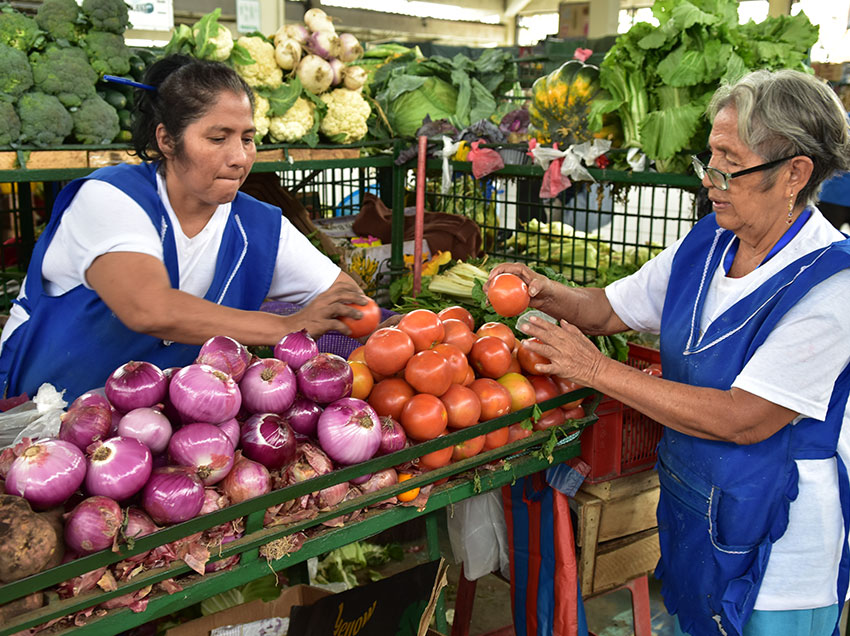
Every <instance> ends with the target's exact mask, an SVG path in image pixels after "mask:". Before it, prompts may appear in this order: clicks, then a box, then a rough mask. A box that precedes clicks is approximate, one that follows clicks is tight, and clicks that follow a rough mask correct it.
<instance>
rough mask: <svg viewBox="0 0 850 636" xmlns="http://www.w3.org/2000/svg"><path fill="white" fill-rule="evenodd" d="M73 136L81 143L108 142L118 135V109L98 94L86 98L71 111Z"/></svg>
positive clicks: (119, 127)
mask: <svg viewBox="0 0 850 636" xmlns="http://www.w3.org/2000/svg"><path fill="white" fill-rule="evenodd" d="M71 118H72V119H73V120H74V137H76V138H77V141H79V142H80V143H82V144H108V143H109V142H111V141H112V140H113V139H115V137H117V136H118V131H120V130H121V126H120V125H119V124H118V111H116V110H115V109H114V108H113V107H112V106H110V105H109V104H107V103H106V101H105V100H104V99H102V98H101V97H100V96H98V95H92V96H91V97H89V98H87V99H86V100H85V101H84V102H83V103H82V104H81V105H80V107H79V108H78V109H77V110H75V111H74V112H73V113H71Z"/></svg>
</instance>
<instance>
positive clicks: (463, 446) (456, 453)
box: [452, 435, 484, 462]
mask: <svg viewBox="0 0 850 636" xmlns="http://www.w3.org/2000/svg"><path fill="white" fill-rule="evenodd" d="M483 448H484V436H483V435H479V436H478V437H473V438H472V439H467V440H464V441H462V442H459V443H457V444H455V445H454V446H453V447H452V461H454V462H459V461H460V460H462V459H467V458H469V457H475V456H476V455H477V454H478V453H480V452H481V450H482V449H483Z"/></svg>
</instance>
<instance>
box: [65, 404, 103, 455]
mask: <svg viewBox="0 0 850 636" xmlns="http://www.w3.org/2000/svg"><path fill="white" fill-rule="evenodd" d="M60 419H61V421H62V424H60V426H59V439H61V440H63V441H66V442H71V443H72V444H73V445H74V446H76V447H77V448H79V449H80V450H82V451H84V450H86V449H87V448H88V447H89V446H90V445H91V443H92V442H96V441H97V440H100V439H106V438H107V437H108V436H109V429H110V428H111V427H112V413H110V411H109V409H108V408H107V407H105V406H78V407H77V408H75V409H70V410H69V411H68V412H67V413H63V414H62V415H61V417H60Z"/></svg>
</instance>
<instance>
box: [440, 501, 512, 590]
mask: <svg viewBox="0 0 850 636" xmlns="http://www.w3.org/2000/svg"><path fill="white" fill-rule="evenodd" d="M450 510H451V512H450V514H449V515H448V530H449V541H450V542H451V545H452V552H453V553H454V555H455V558H457V560H458V561H462V562H463V575H464V576H465V577H466V578H467V579H468V580H470V581H475V580H477V579H479V578H481V577H482V576H484V575H485V574H490V572H493V571H495V570H499V571H501V573H502V575H503V576H505V577H506V578H507V577H508V576H509V574H510V561H509V556H508V527H507V524H506V523H505V513H504V511H503V510H502V496H501V491H499V490H492V491H490V492H486V493H484V494H481V495H477V496H475V497H470V498H469V499H464V500H463V501H461V502H459V503H456V504H454V505H453V506H452V507H451V508H450Z"/></svg>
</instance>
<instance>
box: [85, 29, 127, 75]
mask: <svg viewBox="0 0 850 636" xmlns="http://www.w3.org/2000/svg"><path fill="white" fill-rule="evenodd" d="M85 49H86V53H88V56H89V62H91V65H92V68H93V69H94V70H96V71H97V72H98V73H100V74H101V75H106V74H112V75H127V73H129V72H130V49H128V48H127V45H126V44H124V37H123V36H121V35H118V34H117V33H110V32H109V31H89V32H88V34H87V35H86V39H85Z"/></svg>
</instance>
